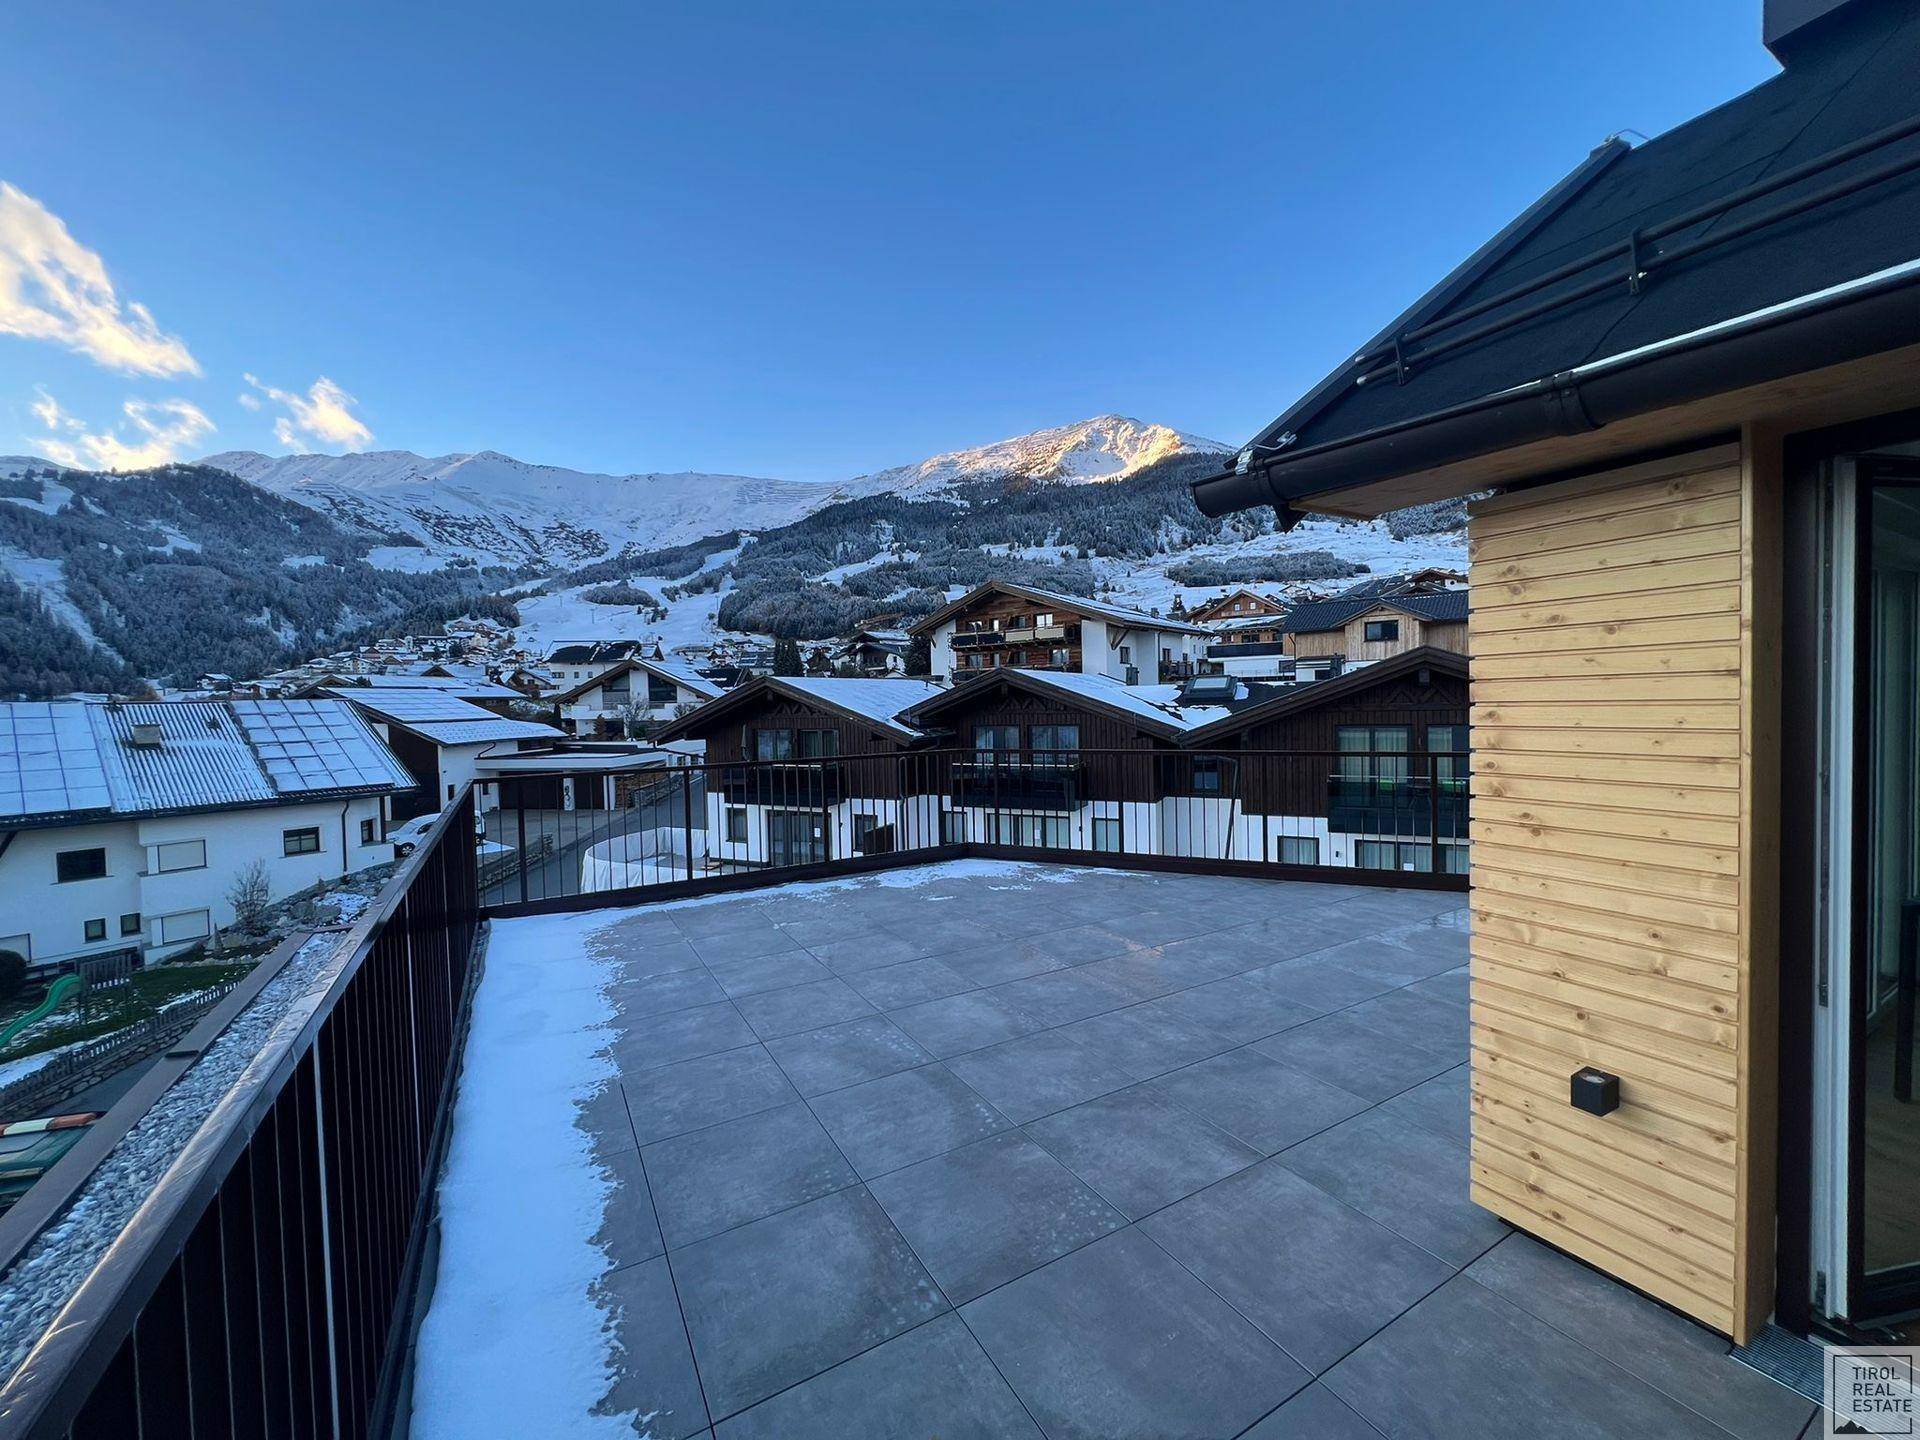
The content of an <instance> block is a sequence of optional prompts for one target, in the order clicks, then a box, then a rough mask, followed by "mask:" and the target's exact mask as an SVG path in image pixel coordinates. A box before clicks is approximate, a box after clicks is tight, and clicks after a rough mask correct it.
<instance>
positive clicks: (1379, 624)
mask: <svg viewBox="0 0 1920 1440" xmlns="http://www.w3.org/2000/svg"><path fill="white" fill-rule="evenodd" d="M1366 638H1367V639H1369V640H1376V641H1378V640H1398V639H1399V638H1400V622H1399V621H1398V620H1369V621H1367V629H1366Z"/></svg>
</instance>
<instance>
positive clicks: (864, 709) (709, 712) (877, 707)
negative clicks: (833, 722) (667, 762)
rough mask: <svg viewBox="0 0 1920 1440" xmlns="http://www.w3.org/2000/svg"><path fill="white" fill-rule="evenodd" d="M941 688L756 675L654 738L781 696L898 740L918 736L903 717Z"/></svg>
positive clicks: (929, 683) (688, 732) (675, 736)
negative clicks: (813, 706) (826, 711)
mask: <svg viewBox="0 0 1920 1440" xmlns="http://www.w3.org/2000/svg"><path fill="white" fill-rule="evenodd" d="M943 689H945V687H944V686H943V685H941V684H940V683H939V682H938V681H934V680H904V679H903V680H860V679H842V678H840V677H839V676H827V675H821V676H801V675H760V676H757V677H755V678H754V679H752V680H750V681H748V682H747V683H746V684H744V685H741V686H739V687H738V688H736V689H733V690H729V691H727V692H726V694H724V695H722V696H720V697H719V698H718V699H717V700H709V701H708V702H707V703H706V704H704V705H702V706H701V707H700V708H699V709H698V710H694V711H692V712H690V713H688V714H686V715H682V716H681V717H680V718H679V719H677V720H673V721H670V722H668V723H667V724H666V725H664V726H662V727H661V729H660V732H659V734H658V736H657V737H656V738H657V739H660V740H683V739H688V738H691V737H693V736H695V735H698V734H699V733H701V732H703V731H705V730H707V729H708V728H709V727H711V726H712V725H713V724H714V723H715V722H716V721H719V720H724V719H725V718H726V717H727V716H729V715H732V714H734V713H736V712H738V711H739V710H742V709H749V708H751V707H752V706H754V705H755V704H757V703H759V702H760V701H761V700H763V699H765V698H766V697H768V696H770V695H772V696H782V695H783V696H785V697H787V698H788V699H790V700H798V701H800V702H801V703H802V704H806V705H815V706H818V707H820V708H821V709H823V710H832V711H836V712H838V713H839V714H841V715H845V716H846V717H847V718H848V719H850V720H858V721H859V722H860V723H862V724H863V725H870V726H872V727H873V728H874V729H875V730H877V731H879V732H880V733H882V734H884V735H889V736H892V737H893V738H894V739H897V740H905V741H909V742H911V741H916V740H920V739H923V738H924V737H923V736H922V734H921V732H920V731H919V730H918V729H917V728H916V727H915V726H914V725H912V724H911V723H909V722H908V721H906V720H904V719H903V718H902V716H903V715H904V713H905V712H906V711H908V710H911V709H912V708H913V707H914V706H916V705H918V704H919V703H920V702H921V701H923V700H926V699H929V698H930V697H932V696H934V695H936V694H939V693H940V692H941V691H942V690H943Z"/></svg>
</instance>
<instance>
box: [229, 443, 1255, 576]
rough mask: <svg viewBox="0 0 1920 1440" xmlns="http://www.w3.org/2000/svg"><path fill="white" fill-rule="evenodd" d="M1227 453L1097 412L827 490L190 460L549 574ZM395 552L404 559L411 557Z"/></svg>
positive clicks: (577, 474) (236, 454)
mask: <svg viewBox="0 0 1920 1440" xmlns="http://www.w3.org/2000/svg"><path fill="white" fill-rule="evenodd" d="M1228 449H1229V447H1227V446H1225V445H1222V444H1220V443H1219V442H1217V441H1213V440H1204V439H1201V438H1200V437H1199V436H1196V435H1188V434H1186V433H1184V432H1182V431H1179V430H1174V429H1171V428H1169V427H1168V426H1165V425H1150V424H1147V423H1145V422H1143V421H1140V420H1135V419H1131V418H1129V417H1127V416H1124V415H1100V416H1096V417H1095V418H1093V419H1091V420H1082V421H1080V422H1079V423H1078V424H1074V425H1061V426H1056V427H1054V428H1052V429H1048V430H1036V431H1034V432H1033V433H1032V434H1031V435H1020V436H1016V437H1014V438H1013V439H1010V440H1000V441H996V442H995V443H993V444H991V445H982V446H979V447H977V448H975V449H972V450H958V451H955V452H953V453H952V454H949V455H936V456H933V457H932V458H931V459H927V460H921V461H919V462H917V463H914V464H910V465H898V466H894V467H892V468H891V469H887V470H880V471H877V472H875V473H874V474H871V475H862V476H859V477H857V478H855V479H851V480H848V481H845V482H843V483H841V484H837V485H832V484H810V483H807V482H804V481H797V480H768V479H759V478H755V477H751V476H745V475H706V474H699V473H679V474H633V475H599V474H594V473H592V472H589V471H582V470H567V469H563V468H561V467H559V466H554V465H533V464H529V463H527V462H526V461H524V460H516V459H514V458H513V457H512V456H510V455H502V454H500V453H498V452H497V451H492V450H483V451H481V452H479V453H478V454H474V455H441V456H437V457H433V458H428V457H425V456H420V455H415V454H413V453H412V452H411V451H407V450H376V451H369V452H367V453H365V454H357V455H356V454H348V455H263V454H260V453H259V452H257V451H252V450H227V451H222V452H221V453H219V454H217V455H208V456H206V457H205V458H204V459H202V460H201V461H200V462H199V463H200V464H202V465H207V466H210V467H212V468H214V469H216V470H226V471H228V472H230V473H232V474H234V475H237V476H239V477H240V478H241V479H242V480H246V481H248V482H250V483H252V484H254V485H258V486H260V487H261V488H262V489H263V490H268V491H270V492H272V493H273V494H276V495H280V496H284V497H285V498H286V499H289V500H293V501H296V502H298V503H299V504H302V505H305V506H308V507H309V508H311V509H315V510H318V511H320V512H321V513H323V514H325V515H326V516H328V517H329V518H330V519H332V520H335V521H337V522H340V523H342V524H347V525H352V526H356V527H358V528H360V529H365V530H372V531H376V532H384V533H394V534H400V535H407V536H410V537H412V538H413V539H414V540H416V541H418V542H419V543H420V545H422V546H424V547H426V550H427V551H428V553H429V554H430V555H432V556H435V557H438V558H439V559H441V560H445V559H451V558H454V557H465V558H468V559H472V560H474V561H476V562H477V563H479V564H482V565H488V564H499V565H531V566H537V567H550V568H556V569H558V568H565V567H569V566H576V565H582V564H585V563H587V562H589V561H593V560H597V559H600V558H601V557H603V556H605V555H609V554H612V553H614V552H617V551H619V550H621V549H624V548H626V547H628V546H633V547H637V548H639V549H657V548H660V547H663V546H669V545H679V544H684V543H685V542H687V541H690V540H698V539H700V538H701V537H703V536H707V535H716V534H720V533H722V532H725V531H729V530H750V531H752V530H769V529H774V528H776V527H778V526H781V525H785V524H789V523H791V522H792V521H794V520H798V519H800V518H801V517H803V516H805V515H808V514H810V513H812V512H813V511H815V510H818V509H820V508H822V507H823V506H826V505H831V504H833V503H835V502H836V501H840V500H848V499H857V498H863V497H867V496H872V495H881V494H889V493H891V494H898V495H902V496H908V497H911V498H913V499H929V498H932V497H933V496H935V495H937V494H941V493H945V492H950V491H951V490H953V489H954V488H955V487H956V486H963V485H967V484H973V483H984V482H990V481H1001V480H1032V481H1059V482H1065V483H1082V482H1086V481H1096V480H1120V479H1124V478H1126V477H1127V476H1129V475H1133V474H1135V473H1137V472H1138V471H1139V470H1140V469H1141V468H1142V467H1143V466H1146V465H1150V464H1153V463H1154V462H1155V461H1158V460H1164V459H1166V458H1167V457H1168V456H1171V455H1177V454H1181V453H1184V452H1193V453H1207V454H1225V453H1227V451H1228ZM395 558H396V559H401V560H406V561H407V562H409V563H415V562H417V560H418V559H419V555H418V552H417V551H416V552H413V553H411V554H409V555H405V556H400V557H395Z"/></svg>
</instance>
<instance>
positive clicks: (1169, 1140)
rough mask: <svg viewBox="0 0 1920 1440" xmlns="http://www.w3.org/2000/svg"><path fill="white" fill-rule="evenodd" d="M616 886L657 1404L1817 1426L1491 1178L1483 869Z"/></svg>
mask: <svg viewBox="0 0 1920 1440" xmlns="http://www.w3.org/2000/svg"><path fill="white" fill-rule="evenodd" d="M909 882H911V883H909ZM612 920H613V917H611V916H610V929H609V930H608V931H607V932H606V933H605V935H604V936H603V937H602V943H603V944H605V945H608V946H611V948H612V952H613V953H614V954H615V955H616V956H617V964H618V968H619V972H620V979H619V981H618V982H617V984H616V986H615V987H614V991H613V998H614V1001H615V1004H616V1005H617V1007H618V1010H619V1020H618V1032H619V1033H618V1040H617V1042H616V1044H615V1045H614V1047H613V1054H614V1055H615V1057H616V1059H617V1062H618V1065H619V1070H620V1078H619V1081H618V1084H617V1089H616V1090H614V1091H611V1092H609V1093H608V1094H606V1095H604V1096H601V1097H598V1098H597V1099H596V1100H595V1101H594V1103H591V1104H589V1105H586V1106H585V1107H583V1108H582V1109H581V1111H580V1118H579V1124H580V1125H581V1126H582V1127H583V1128H585V1129H587V1130H588V1131H589V1132H590V1134H591V1137H592V1141H593V1148H594V1152H595V1154H596V1156H597V1159H598V1161H599V1163H601V1164H603V1165H604V1166H605V1168H606V1170H607V1172H608V1174H609V1176H610V1177H611V1178H612V1181H613V1184H614V1187H615V1189H614V1198H613V1201H612V1203H611V1204H610V1205H609V1207H608V1211H607V1214H606V1216H605V1217H604V1222H603V1224H602V1228H601V1233H600V1236H599V1239H598V1243H599V1244H600V1245H601V1247H602V1248H603V1249H604V1250H605V1252H606V1254H607V1256H608V1258H609V1262H610V1264H611V1265H612V1267H613V1269H612V1273H611V1274H610V1275H609V1276H607V1277H606V1278H605V1279H604V1280H603V1281H602V1284H603V1286H605V1287H606V1294H608V1295H610V1296H612V1297H613V1298H614V1299H615V1300H616V1302H617V1303H618V1305H619V1306H620V1323H619V1339H620V1350H619V1354H620V1357H621V1358H620V1361H619V1364H620V1375H619V1383H618V1384H617V1386H616V1388H615V1391H614V1394H613V1395H612V1396H611V1397H610V1401H609V1403H610V1404H611V1405H612V1406H613V1407H614V1408H619V1409H626V1408H631V1409H633V1410H635V1411H637V1412H639V1413H640V1414H651V1416H652V1418H651V1420H650V1422H649V1425H648V1427H647V1428H645V1429H642V1430H637V1431H636V1433H645V1434H650V1435H652V1436H654V1437H656V1440H681V1437H687V1436H707V1435H709V1434H710V1433H711V1434H712V1435H714V1436H717V1437H718V1440H754V1437H764V1440H810V1437H823V1440H824V1437H832V1440H933V1437H938V1440H966V1437H980V1440H988V1437H1034V1436H1046V1437H1049V1440H1067V1437H1085V1440H1126V1437H1139V1440H1174V1437H1195V1440H1198V1437H1220V1440H1227V1437H1235V1436H1246V1437H1249V1440H1277V1437H1283V1436H1314V1437H1336V1440H1337V1437H1344V1436H1367V1437H1371V1436H1388V1437H1403V1436H1437V1437H1452V1436H1459V1437H1469V1436H1470V1437H1473V1440H1486V1437H1500V1436H1514V1437H1522V1436H1524V1437H1527V1440H1535V1437H1539V1436H1542V1435H1550V1436H1556V1437H1559V1436H1590V1437H1601V1436H1623V1437H1624V1436H1632V1437H1641V1436H1656V1435H1657V1436H1663V1437H1664V1436H1681V1437H1693V1436H1699V1437H1725V1436H1729V1435H1731V1436H1740V1437H1781V1440H1790V1437H1796V1436H1799V1435H1801V1434H1802V1433H1803V1431H1805V1430H1806V1429H1807V1427H1808V1424H1809V1421H1810V1419H1811V1415H1812V1407H1811V1406H1810V1405H1809V1404H1808V1403H1807V1402H1805V1401H1803V1400H1801V1399H1800V1398H1799V1397H1798V1396H1795V1395H1793V1394H1791V1393H1790V1392H1788V1391H1786V1390H1785V1389H1782V1388H1780V1387H1778V1386H1776V1385H1774V1384H1773V1383H1772V1382H1770V1381H1767V1380H1765V1379H1763V1378H1762V1377H1760V1376H1758V1375H1757V1374H1755V1373H1753V1372H1751V1371H1749V1370H1746V1369H1744V1368H1742V1367H1741V1366H1739V1365H1737V1364H1735V1363H1734V1362H1733V1361H1731V1360H1730V1359H1728V1358H1727V1353H1726V1352H1727V1346H1726V1343H1725V1342H1724V1341H1723V1340H1720V1339H1718V1338H1717V1337H1715V1336H1713V1335H1711V1334H1709V1333H1708V1332H1706V1331H1704V1330H1701V1329H1699V1328H1697V1327H1695V1326H1693V1325H1691V1324H1690V1323H1688V1322H1687V1321H1685V1320H1683V1319H1680V1318H1679V1317H1677V1316H1675V1315H1673V1314H1671V1313H1670V1312H1668V1311H1666V1310H1664V1309H1663V1308H1661V1307H1659V1306H1657V1305H1654V1304H1653V1303H1652V1302H1650V1301H1647V1300H1645V1299H1642V1298H1641V1297H1639V1296H1637V1295H1635V1294H1633V1293H1632V1292H1631V1291H1628V1290H1626V1289H1624V1288H1622V1287H1620V1286H1618V1285H1615V1284H1613V1283H1612V1282H1611V1281H1609V1280H1607V1279H1605V1278H1604V1277H1602V1276H1600V1275H1598V1274H1597V1273H1595V1272H1594V1271H1592V1270H1589V1269H1587V1268H1586V1267H1584V1266H1582V1265H1580V1264H1578V1263H1576V1262H1574V1261H1572V1260H1569V1259H1567V1258H1566V1257H1564V1256H1562V1255H1560V1254H1558V1253H1557V1252H1555V1251H1553V1250H1551V1249H1549V1248H1547V1247H1546V1246H1543V1245H1541V1244H1538V1243H1536V1242H1535V1241H1533V1240H1531V1239H1529V1238H1528V1237H1526V1236H1524V1235H1519V1234H1515V1233H1513V1232H1511V1231H1510V1230H1509V1229H1508V1228H1507V1227H1506V1226H1505V1225H1503V1224H1502V1223H1500V1222H1499V1221H1498V1220H1496V1219H1494V1218H1493V1217H1492V1216H1491V1215H1489V1214H1487V1213H1486V1212H1484V1211H1482V1210H1479V1209H1477V1208H1476V1207H1475V1206H1473V1205H1472V1204H1470V1203H1469V1201H1468V1200H1467V1151H1466V1140H1467V1130H1468V1087H1467V1071H1466V1064H1465V1061H1466V1050H1467V1036H1466V1020H1467V1001H1466V987H1465V984H1464V971H1463V968H1462V967H1464V966H1465V964H1466V960H1467V917H1466V910H1465V905H1464V902H1463V898H1462V897H1460V896H1457V895H1439V894H1431V893H1424V892H1418V891H1394V890H1382V889H1377V888H1357V887H1343V886H1338V885H1331V884H1304V883H1293V884H1289V883H1285V882H1270V881H1259V880H1240V879H1229V878H1222V877H1203V876H1167V875H1146V874H1125V873H1117V872H1107V871H1079V870H1066V869H1061V868H1042V867H1035V868H1033V869H1032V870H1030V871H1025V872H1022V873H1021V874H1019V875H1017V876H1013V877H1009V876H1007V875H1005V874H1002V875H1000V876H997V877H996V876H989V875H982V874H980V873H975V872H969V871H966V870H956V869H954V868H952V867H937V868H933V869H929V870H928V871H925V872H918V873H906V872H903V873H899V874H895V875H893V876H889V877H885V878H880V877H873V878H870V879H868V880H864V881H861V882H858V883H853V884H847V885H843V886H840V887H838V888H834V889H831V890H828V891H825V892H821V891H819V890H817V889H814V890H798V889H792V888H789V889H771V890H767V891H761V892H755V893H751V894H747V895H743V896H740V897H737V898H729V899H727V900H724V901H719V902H708V903H702V904H698V905H692V906H680V907H658V908H654V909H643V910H640V911H636V912H631V918H625V919H620V920H619V921H618V923H611V922H612ZM516 923H528V922H515V921H505V922H501V929H502V930H503V931H504V930H505V929H506V928H507V927H511V926H513V925H515V924H516ZM496 943H498V941H497V940H496Z"/></svg>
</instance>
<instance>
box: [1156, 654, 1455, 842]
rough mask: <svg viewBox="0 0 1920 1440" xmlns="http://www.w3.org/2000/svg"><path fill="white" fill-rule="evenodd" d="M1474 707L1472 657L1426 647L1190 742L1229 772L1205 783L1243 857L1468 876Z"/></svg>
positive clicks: (1304, 690)
mask: <svg viewBox="0 0 1920 1440" xmlns="http://www.w3.org/2000/svg"><path fill="white" fill-rule="evenodd" d="M1467 709H1468V706H1467V662H1466V657H1465V656H1462V655H1459V654H1456V653H1455V652H1453V651H1450V650H1438V649H1433V648H1431V647H1429V648H1423V649H1419V650H1410V651H1406V652H1403V653H1401V654H1399V655H1396V656H1394V657H1393V658H1392V659H1391V660H1382V661H1379V662H1376V663H1373V664H1368V665H1364V666H1362V667H1360V668H1358V669H1353V670H1348V671H1346V672H1344V673H1343V674H1341V675H1338V676H1336V677H1334V678H1333V679H1330V680H1317V681H1312V682H1310V683H1306V684H1301V685H1294V686H1290V687H1287V688H1285V689H1282V690H1280V691H1278V692H1277V693H1276V694H1274V695H1273V696H1272V697H1271V698H1269V699H1265V700H1262V701H1260V702H1259V703H1257V704H1254V705H1251V706H1245V707H1242V708H1239V709H1236V710H1235V711H1234V712H1233V713H1232V714H1231V715H1228V716H1226V717H1224V718H1222V719H1218V720H1214V721H1211V722H1209V723H1208V724H1206V725H1203V726H1201V727H1199V728H1198V729H1196V730H1194V731H1192V732H1191V733H1190V734H1188V735H1187V737H1186V741H1185V743H1186V744H1187V745H1188V746H1189V747H1190V748H1192V749H1195V750H1204V751H1209V752H1216V753H1217V754H1219V755H1220V757H1221V759H1222V763H1223V764H1230V766H1231V769H1232V772H1233V773H1232V774H1231V775H1230V776H1229V777H1227V779H1226V781H1225V782H1224V783H1222V784H1220V785H1219V786H1217V787H1215V786H1214V785H1213V782H1212V781H1211V780H1210V779H1209V778H1208V777H1206V776H1202V777H1200V778H1201V779H1202V780H1204V781H1206V782H1207V784H1208V785H1209V787H1210V789H1217V790H1223V791H1226V792H1228V793H1229V794H1230V796H1231V799H1232V800H1233V801H1234V803H1235V808H1236V811H1237V813H1236V814H1235V816H1234V817H1233V819H1234V823H1235V824H1236V826H1237V827H1238V829H1239V831H1240V834H1239V844H1238V849H1237V850H1236V852H1235V853H1236V855H1238V856H1239V857H1241V858H1246V859H1267V860H1275V861H1280V862H1282V863H1286V864H1299V865H1351V866H1357V867H1359V868H1361V869H1366V870H1408V871H1427V870H1434V869H1438V870H1441V871H1444V872H1450V873H1455V874H1462V873H1465V871H1466V868H1467V779H1468V765H1467V759H1466V752H1467V748H1468V741H1467ZM1235 752H1238V753H1237V754H1236V753H1235ZM1201 793H1208V792H1201Z"/></svg>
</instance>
